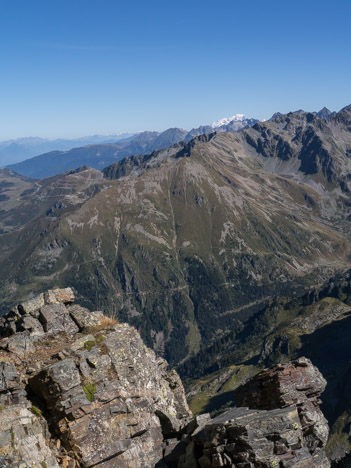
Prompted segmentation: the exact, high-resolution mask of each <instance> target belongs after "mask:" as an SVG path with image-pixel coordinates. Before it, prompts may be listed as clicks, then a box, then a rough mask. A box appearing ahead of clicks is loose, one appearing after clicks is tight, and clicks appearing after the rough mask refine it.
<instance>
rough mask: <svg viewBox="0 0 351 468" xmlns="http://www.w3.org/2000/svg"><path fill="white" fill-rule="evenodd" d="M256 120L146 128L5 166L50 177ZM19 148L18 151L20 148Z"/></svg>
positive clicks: (236, 127) (37, 175)
mask: <svg viewBox="0 0 351 468" xmlns="http://www.w3.org/2000/svg"><path fill="white" fill-rule="evenodd" d="M256 122H258V120H255V119H243V120H239V121H233V122H229V123H228V124H225V125H221V126H220V127H218V128H216V129H214V128H213V127H212V126H210V125H205V126H201V127H198V128H193V129H192V130H190V132H187V131H186V130H183V129H181V128H169V129H168V130H165V131H164V132H162V133H159V132H148V131H147V132H142V133H138V134H136V135H134V136H128V138H123V139H119V141H117V137H116V141H109V142H108V143H107V142H105V143H101V144H90V145H85V146H80V147H77V148H72V146H69V148H72V149H68V150H66V151H50V152H48V153H44V154H40V155H39V156H36V157H34V158H31V159H26V160H25V161H22V162H19V163H16V164H10V165H8V166H7V167H8V168H9V169H10V170H12V171H15V172H17V173H19V174H22V175H25V176H27V177H33V178H36V179H41V178H44V177H51V176H54V175H57V174H59V173H61V172H65V171H67V170H73V169H76V168H77V167H81V166H84V165H86V166H90V167H93V168H95V169H103V168H104V167H106V166H108V165H109V164H113V163H115V162H116V161H119V160H121V159H122V158H124V157H127V156H131V155H139V154H148V153H151V152H153V151H155V150H159V149H163V148H167V147H168V146H172V145H174V144H175V143H179V142H181V141H185V142H188V141H190V140H191V139H193V138H194V137H196V136H199V135H202V134H208V133H213V132H214V131H218V132H231V131H239V130H241V129H242V128H247V127H249V126H252V125H254V124H255V123H256ZM63 142H65V141H63ZM60 143H61V140H59V141H58V145H59V146H60ZM66 145H67V142H66ZM71 145H72V143H71ZM77 146H78V141H77ZM6 148H8V146H6V145H5V147H4V152H6ZM18 151H20V149H19V150H18ZM24 154H25V153H24ZM0 157H1V143H0ZM0 162H1V160H0Z"/></svg>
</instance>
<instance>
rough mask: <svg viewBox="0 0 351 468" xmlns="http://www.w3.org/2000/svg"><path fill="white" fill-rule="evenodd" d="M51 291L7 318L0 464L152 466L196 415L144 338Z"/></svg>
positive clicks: (0, 373) (0, 350)
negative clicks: (169, 440) (169, 439)
mask: <svg viewBox="0 0 351 468" xmlns="http://www.w3.org/2000/svg"><path fill="white" fill-rule="evenodd" d="M73 301H74V295H73V292H72V290H71V289H69V288H67V289H64V290H52V291H49V292H47V293H46V294H41V295H39V296H37V297H35V298H32V299H31V300H29V301H26V302H24V303H22V304H20V305H19V306H17V307H15V308H13V309H12V310H11V311H10V312H9V314H7V315H6V316H5V317H3V318H2V319H1V328H0V336H2V337H3V338H2V339H1V341H0V417H1V423H2V432H1V435H0V466H1V467H2V466H6V467H7V466H8V467H13V468H14V467H21V468H22V467H23V468H24V467H38V468H58V467H59V466H64V467H66V468H67V467H69V468H74V467H86V468H88V467H99V468H100V467H101V468H112V467H117V466H118V467H120V468H138V467H140V468H142V467H143V468H150V467H152V466H154V465H155V464H156V463H157V462H158V461H159V460H160V459H161V458H162V456H163V440H164V438H165V437H172V435H173V434H176V433H179V431H180V430H181V429H182V428H183V427H184V426H185V424H186V423H188V421H189V418H190V417H191V412H190V410H189V408H188V405H187V402H186V399H185V394H184V389H183V386H182V384H181V381H180V379H179V377H178V375H177V374H176V373H175V372H174V371H171V372H169V371H168V370H167V363H166V361H164V360H163V359H161V358H156V356H155V354H154V353H153V351H151V350H149V349H148V348H146V346H145V345H144V344H143V342H142V340H141V338H140V336H139V334H138V332H137V331H136V330H135V329H134V328H132V327H131V326H129V325H126V324H119V323H117V322H116V321H114V320H111V319H109V318H107V317H105V316H104V315H103V314H102V313H100V312H93V313H90V312H89V311H87V310H86V309H83V308H82V307H80V306H78V305H73V304H72V303H73Z"/></svg>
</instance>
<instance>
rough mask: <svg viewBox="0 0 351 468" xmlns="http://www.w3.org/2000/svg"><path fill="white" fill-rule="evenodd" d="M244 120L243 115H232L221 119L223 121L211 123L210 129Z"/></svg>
mask: <svg viewBox="0 0 351 468" xmlns="http://www.w3.org/2000/svg"><path fill="white" fill-rule="evenodd" d="M245 119H246V116H245V115H244V114H235V115H232V116H231V117H223V119H219V120H217V121H216V122H212V124H211V127H212V128H218V127H221V126H222V125H228V124H229V123H230V122H233V120H234V121H235V122H238V121H240V122H242V121H243V120H245Z"/></svg>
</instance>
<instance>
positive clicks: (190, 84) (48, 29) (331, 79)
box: [0, 0, 351, 140]
mask: <svg viewBox="0 0 351 468" xmlns="http://www.w3.org/2000/svg"><path fill="white" fill-rule="evenodd" d="M350 18H351V2H350V1H349V0H334V1H333V2H331V1H324V0H319V1H315V0H304V1H300V0H290V1H287V0H286V1H283V0H280V1H276V0H265V1H263V0H262V1H258V0H252V1H250V2H246V1H244V0H241V1H237V0H231V1H221V2H214V1H211V2H209V1H207V0H202V1H198V0H195V1H193V0H188V1H182V0H180V1H179V0H178V1H174V2H171V1H166V0H163V1H158V0H155V1H153V0H149V1H146V0H144V1H140V0H137V1H136V0H134V1H133V0H129V1H128V2H125V1H123V2H122V1H118V0H114V1H112V0H84V1H83V0H70V1H67V0H50V1H49V0H45V1H41V0H31V1H28V0H11V1H10V0H2V1H0V60H1V62H0V63H1V73H0V93H1V95H0V97H1V104H0V106H1V107H0V140H5V139H8V138H16V137H24V136H42V137H48V138H56V137H69V138H73V137H78V136H83V135H89V134H95V133H100V134H110V133H117V132H126V131H131V132H134V131H140V130H164V129H166V128H168V127H172V126H177V127H183V128H185V129H190V128H192V127H196V126H198V125H200V124H207V123H211V122H212V121H213V120H216V119H218V118H220V117H224V116H230V115H232V114H234V113H245V114H246V115H247V116H249V117H256V118H260V119H263V118H269V117H270V116H271V115H272V114H273V113H274V112H276V111H280V112H288V111H290V110H296V109H299V108H304V109H306V110H319V109H320V108H321V107H323V106H324V105H326V106H327V107H329V108H331V109H332V110H334V109H335V110H338V109H340V108H341V107H343V106H345V105H347V104H350V103H351V86H350V85H351V34H350V25H349V22H350Z"/></svg>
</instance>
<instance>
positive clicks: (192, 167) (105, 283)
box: [0, 108, 351, 372]
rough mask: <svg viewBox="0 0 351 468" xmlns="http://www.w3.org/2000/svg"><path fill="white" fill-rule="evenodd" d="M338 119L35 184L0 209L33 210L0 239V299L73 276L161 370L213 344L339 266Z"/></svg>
mask: <svg viewBox="0 0 351 468" xmlns="http://www.w3.org/2000/svg"><path fill="white" fill-rule="evenodd" d="M350 113H351V109H350V108H346V109H344V110H343V111H342V112H340V113H338V114H337V115H335V116H334V117H332V118H331V119H329V120H327V121H326V120H321V119H318V118H317V117H316V116H314V115H313V114H306V113H298V114H288V115H287V116H284V117H281V118H279V119H277V120H274V121H269V122H265V123H257V124H255V125H254V126H253V127H252V128H250V129H247V130H244V131H242V132H239V133H218V134H215V135H213V134H212V135H202V136H200V137H198V138H196V139H195V140H192V141H191V142H189V143H188V144H185V143H183V144H178V145H175V146H173V147H171V148H169V149H166V150H161V151H156V152H155V153H153V154H152V155H149V156H140V157H134V158H130V159H126V160H123V161H121V162H119V163H117V164H116V165H114V166H112V167H110V168H107V169H106V170H105V171H104V173H103V174H102V173H101V172H99V171H97V170H94V169H88V168H86V169H84V168H83V169H82V170H81V171H78V172H77V171H73V172H72V173H67V174H63V175H60V176H56V177H54V178H52V179H45V180H43V181H39V182H37V183H36V184H37V185H36V186H35V188H33V192H32V194H28V193H27V194H25V195H23V193H22V197H17V198H19V200H20V202H19V203H20V206H16V207H14V208H13V209H8V210H7V211H6V216H7V217H12V218H15V217H16V214H17V213H18V212H19V210H22V211H23V210H28V211H31V213H32V214H31V221H30V220H28V222H27V224H26V225H25V226H23V227H22V228H21V229H17V228H16V226H15V225H14V226H13V228H12V230H10V229H9V231H11V232H8V233H7V234H3V235H2V236H1V238H0V241H1V243H0V255H1V260H2V265H3V268H2V271H1V273H0V280H1V297H2V303H3V306H4V307H5V306H6V304H8V303H10V302H11V301H12V300H13V297H14V295H16V296H17V297H19V296H20V295H22V294H25V293H27V291H32V290H33V291H37V290H40V289H46V288H47V287H49V286H51V285H54V284H55V285H62V286H63V285H67V284H71V285H74V286H75V288H76V289H77V291H78V293H79V294H81V295H84V296H86V297H87V298H88V300H89V302H90V304H93V305H94V306H95V307H98V308H105V307H106V308H109V309H110V310H114V311H116V313H118V315H119V317H120V318H121V319H123V320H126V321H128V322H130V323H132V324H134V325H135V326H136V327H137V328H139V329H140V330H141V333H142V336H143V337H144V339H145V341H146V342H147V343H148V344H149V345H151V346H153V347H154V349H155V350H156V351H157V352H158V353H160V354H162V355H164V356H166V357H167V359H168V360H169V361H170V362H171V363H172V364H176V363H180V362H182V361H183V360H186V359H188V358H189V357H190V356H192V355H193V354H194V355H195V356H196V354H197V353H198V352H199V350H200V349H201V350H206V349H207V348H208V347H211V346H212V345H213V346H215V345H216V343H217V342H218V340H219V339H222V340H225V338H226V337H227V336H231V334H232V333H233V332H235V330H238V329H239V328H240V323H239V322H240V321H241V322H242V321H247V320H248V319H249V318H250V317H251V316H252V315H253V314H254V313H255V312H257V311H260V310H262V308H263V307H264V305H265V304H267V303H268V302H269V301H270V300H271V299H272V297H274V296H276V295H284V296H288V297H291V296H293V295H294V294H297V295H301V294H303V292H304V291H305V290H306V289H308V288H309V287H311V286H315V285H316V284H319V283H322V282H323V281H324V280H325V279H327V278H328V277H330V275H331V274H332V273H333V272H334V271H335V270H338V269H346V268H347V267H349V266H350V237H349V231H350V221H349V220H350V203H349V185H350V180H349V175H348V174H349V173H350V159H349V155H350V150H351V138H350V135H351V134H350V127H351V125H350ZM93 290H94V293H92V291H93ZM95 291H96V292H95ZM190 362H191V360H190V361H189V363H190ZM203 370H204V369H203ZM184 372H185V370H184Z"/></svg>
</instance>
